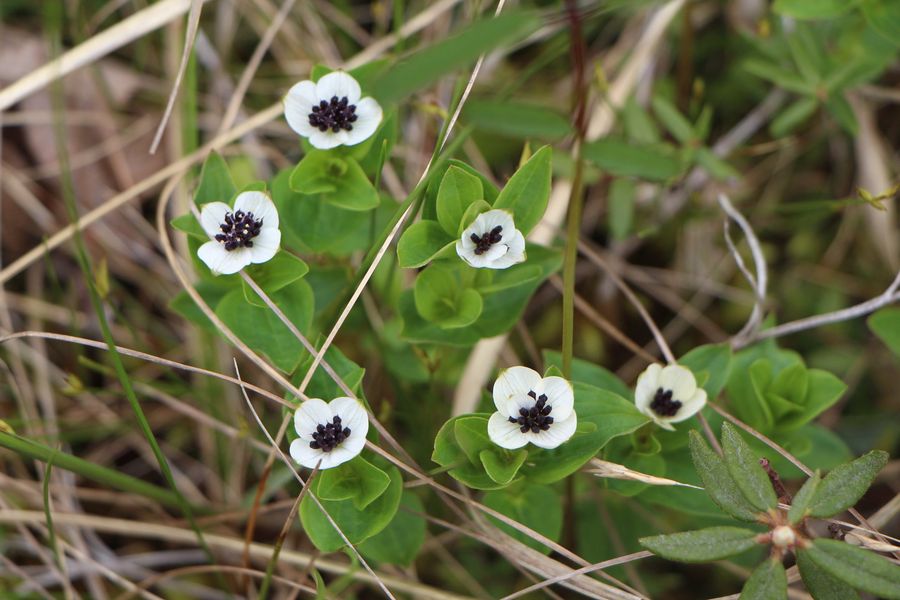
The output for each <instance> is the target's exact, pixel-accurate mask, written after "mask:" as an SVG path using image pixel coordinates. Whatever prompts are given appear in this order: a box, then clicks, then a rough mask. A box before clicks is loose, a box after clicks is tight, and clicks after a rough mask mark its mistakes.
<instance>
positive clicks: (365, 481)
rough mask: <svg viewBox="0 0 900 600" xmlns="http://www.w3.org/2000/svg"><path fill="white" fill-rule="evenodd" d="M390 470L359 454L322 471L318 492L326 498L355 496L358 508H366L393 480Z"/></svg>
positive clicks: (322, 497)
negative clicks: (389, 475)
mask: <svg viewBox="0 0 900 600" xmlns="http://www.w3.org/2000/svg"><path fill="white" fill-rule="evenodd" d="M390 482H391V479H390V477H388V475H387V473H385V472H384V471H382V470H381V469H379V468H378V467H376V466H375V465H373V464H372V463H370V462H369V461H367V460H366V459H364V458H363V457H362V456H357V457H356V458H354V459H353V460H350V461H348V462H345V463H344V464H342V465H340V466H339V467H337V468H334V469H326V470H325V471H322V472H321V473H320V474H319V477H318V486H317V487H316V493H317V494H318V495H319V498H320V499H322V500H352V501H353V506H354V507H355V508H356V510H365V509H366V507H367V506H369V505H370V504H371V503H372V502H374V501H375V499H377V498H378V497H379V496H381V494H383V493H384V491H385V490H386V489H387V487H388V485H389V484H390Z"/></svg>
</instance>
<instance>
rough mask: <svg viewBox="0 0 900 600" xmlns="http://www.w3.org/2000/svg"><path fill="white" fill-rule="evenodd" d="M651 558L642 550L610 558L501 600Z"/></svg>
mask: <svg viewBox="0 0 900 600" xmlns="http://www.w3.org/2000/svg"><path fill="white" fill-rule="evenodd" d="M651 556H653V553H652V552H648V551H647V550H642V551H640V552H635V553H633V554H628V555H626V556H620V557H618V558H612V559H610V560H605V561H603V562H599V563H597V564H593V565H587V566H586V567H581V568H580V569H575V570H574V571H572V572H571V573H566V574H564V575H557V576H556V577H551V578H549V579H545V580H544V581H541V582H540V583H536V584H534V585H532V586H529V587H527V588H524V589H521V590H519V591H518V592H515V593H513V594H509V595H507V596H503V598H502V599H501V600H513V598H521V597H522V596H524V595H525V594H530V593H531V592H536V591H538V590H541V589H544V588H545V587H548V586H551V585H553V584H555V583H562V582H563V581H566V580H567V579H570V578H572V577H575V576H576V575H586V574H588V573H593V572H595V571H601V570H603V569H608V568H609V567H615V566H617V565H623V564H625V563H628V562H631V561H634V560H640V559H642V558H648V557H651Z"/></svg>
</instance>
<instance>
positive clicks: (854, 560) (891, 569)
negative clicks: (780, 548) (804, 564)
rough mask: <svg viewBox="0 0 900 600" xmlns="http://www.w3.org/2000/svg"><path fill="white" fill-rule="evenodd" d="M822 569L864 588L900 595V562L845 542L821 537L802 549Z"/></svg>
mask: <svg viewBox="0 0 900 600" xmlns="http://www.w3.org/2000/svg"><path fill="white" fill-rule="evenodd" d="M803 554H806V556H807V558H809V560H810V561H811V562H812V563H814V564H815V565H816V566H817V567H819V568H821V569H822V570H823V571H825V572H826V573H828V574H829V575H831V576H832V577H835V578H837V579H839V580H841V581H843V582H845V583H848V584H850V585H851V586H853V587H855V588H857V589H860V590H862V591H864V592H869V593H870V594H874V595H876V596H879V597H881V598H885V599H887V600H896V599H900V566H898V565H895V564H893V563H892V562H891V561H889V560H888V559H886V558H884V557H882V556H878V555H877V554H875V553H874V552H870V551H868V550H863V549H862V548H859V547H857V546H851V545H850V544H848V543H846V542H839V541H837V540H829V539H824V538H819V539H816V540H813V542H812V544H811V545H810V546H809V547H808V548H806V549H805V550H804V551H803Z"/></svg>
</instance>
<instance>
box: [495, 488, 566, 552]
mask: <svg viewBox="0 0 900 600" xmlns="http://www.w3.org/2000/svg"><path fill="white" fill-rule="evenodd" d="M482 502H483V503H484V505H485V506H487V507H488V508H492V509H494V510H495V511H497V512H499V513H501V514H503V515H505V516H507V517H509V518H511V519H513V520H515V521H518V522H519V523H521V524H522V525H525V526H526V527H528V528H530V529H533V530H534V531H536V532H538V533H540V534H541V535H543V536H544V537H547V538H549V539H551V540H553V541H554V542H556V541H559V536H560V534H561V533H562V519H563V514H562V505H563V502H562V498H560V497H559V494H557V493H556V492H555V491H554V490H553V488H550V487H547V486H544V485H533V484H529V485H525V486H523V487H519V486H517V487H516V488H515V489H513V488H510V489H508V490H501V491H496V492H488V493H487V494H485V495H484V498H483V500H482ZM488 518H489V519H490V520H491V521H492V522H493V523H494V525H496V526H497V527H499V528H500V529H502V530H503V531H504V532H506V533H507V534H509V535H510V537H513V538H515V539H517V540H519V541H520V542H522V543H523V544H525V545H526V546H529V547H531V548H533V549H535V550H537V551H538V552H542V553H544V554H549V553H550V549H549V548H547V547H546V546H544V545H543V544H541V543H540V542H537V541H535V540H534V539H532V538H530V537H529V536H527V535H526V534H524V533H522V532H521V531H519V530H517V529H513V528H512V527H510V526H509V525H507V524H505V523H503V522H501V521H500V520H499V519H496V518H494V517H490V516H489V517H488Z"/></svg>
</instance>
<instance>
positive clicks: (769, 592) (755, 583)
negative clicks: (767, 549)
mask: <svg viewBox="0 0 900 600" xmlns="http://www.w3.org/2000/svg"><path fill="white" fill-rule="evenodd" d="M785 598H787V573H786V572H785V571H784V565H783V564H781V561H780V560H778V559H775V558H768V559H766V560H764V561H763V562H762V564H761V565H759V566H758V567H756V569H754V570H753V573H752V574H751V575H750V579H748V580H747V583H745V584H744V589H743V590H741V598H740V600H784V599H785Z"/></svg>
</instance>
